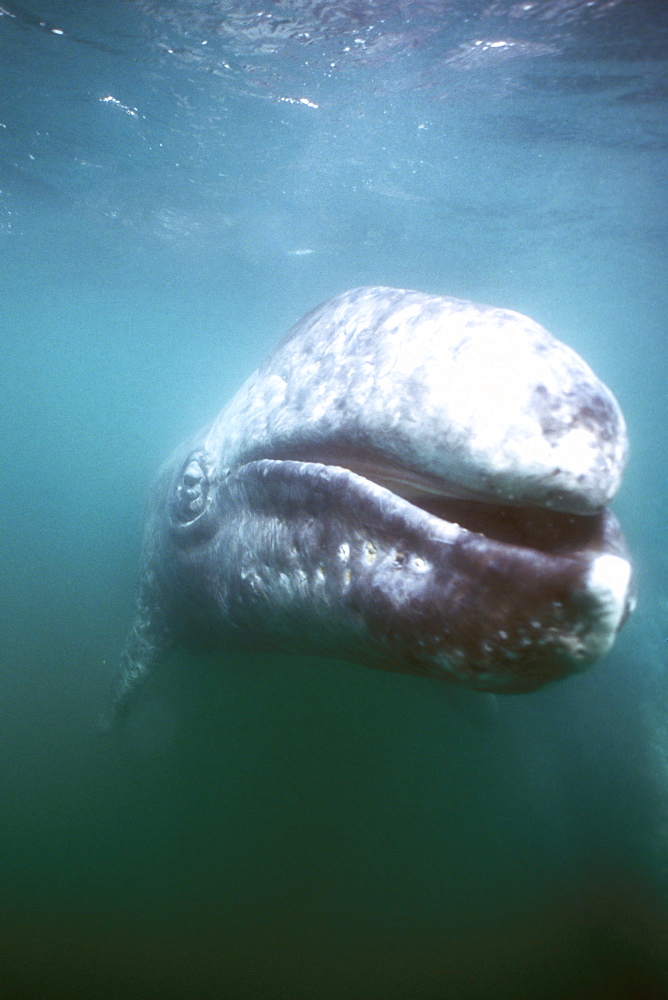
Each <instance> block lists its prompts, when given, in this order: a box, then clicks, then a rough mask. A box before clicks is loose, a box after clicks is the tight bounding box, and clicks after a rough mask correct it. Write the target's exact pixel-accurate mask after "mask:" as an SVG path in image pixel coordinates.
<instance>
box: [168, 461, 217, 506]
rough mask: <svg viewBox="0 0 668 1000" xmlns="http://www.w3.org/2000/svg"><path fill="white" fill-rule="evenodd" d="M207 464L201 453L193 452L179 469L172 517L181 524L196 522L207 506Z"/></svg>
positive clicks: (208, 492) (208, 477) (208, 495)
mask: <svg viewBox="0 0 668 1000" xmlns="http://www.w3.org/2000/svg"><path fill="white" fill-rule="evenodd" d="M210 487H211V480H210V476H209V463H208V462H207V460H206V456H205V455H204V454H203V453H202V452H193V453H192V454H191V455H189V456H188V458H187V459H186V461H185V464H184V465H183V468H182V469H181V475H180V476H179V479H178V482H177V486H176V503H175V505H174V515H175V517H176V519H177V520H178V521H179V522H180V523H181V524H190V523H191V522H192V521H195V520H197V518H198V517H200V516H201V515H202V514H203V513H204V511H205V510H206V509H207V507H208V505H209V499H210Z"/></svg>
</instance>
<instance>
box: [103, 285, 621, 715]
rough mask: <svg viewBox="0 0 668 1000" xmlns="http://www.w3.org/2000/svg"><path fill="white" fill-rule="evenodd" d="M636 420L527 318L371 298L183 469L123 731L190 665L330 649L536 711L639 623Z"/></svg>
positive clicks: (158, 521) (363, 295)
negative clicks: (543, 698) (633, 618)
mask: <svg viewBox="0 0 668 1000" xmlns="http://www.w3.org/2000/svg"><path fill="white" fill-rule="evenodd" d="M626 455H627V435H626V427H625V423H624V418H623V416H622V413H621V410H620V408H619V405H618V404H617V402H616V400H615V398H614V396H613V395H612V393H611V392H610V390H609V389H607V388H606V386H604V385H603V384H602V383H601V382H600V381H599V380H598V379H597V378H596V376H595V375H594V373H593V372H592V371H591V369H590V368H589V367H588V366H587V365H586V363H585V362H584V361H583V360H582V359H581V358H580V357H579V356H578V355H577V354H576V353H575V352H574V351H572V350H571V349H570V348H569V347H567V346H566V345H565V344H563V343H561V342H560V341H559V340H557V339H555V338H554V337H553V336H552V335H551V334H549V333H548V332H547V331H546V330H545V329H544V328H543V327H541V326H539V325H538V324H537V323H535V322H533V321H532V320H530V319H528V318H527V317H525V316H522V315H520V314H519V313H516V312H513V311H510V310H507V309H497V308H493V307H491V306H485V305H478V304H476V303H473V302H468V301H463V300H460V299H454V298H445V297H441V296H436V295H427V294H424V293H421V292H416V291H407V290H403V289H395V288H381V287H379V288H357V289H353V290H351V291H348V292H345V293H343V294H341V295H338V296H336V297H335V298H333V299H331V300H329V301H328V302H325V303H324V304H322V305H320V306H318V307H317V308H315V309H314V310H313V311H311V312H310V313H308V314H307V315H306V316H305V317H304V318H303V319H302V320H300V321H299V322H298V323H297V324H296V325H295V326H294V327H293V328H292V329H291V330H290V332H289V333H288V334H287V336H286V337H285V338H284V339H283V340H282V341H281V342H279V344H278V345H277V346H276V347H275V349H274V350H273V351H272V352H271V353H270V354H269V356H268V358H267V359H266V361H265V362H264V363H263V364H262V365H261V366H260V368H259V369H258V370H257V371H256V372H255V373H254V374H252V375H251V376H250V378H249V379H248V380H247V381H246V383H245V384H244V385H243V386H242V387H241V389H240V390H239V391H238V393H237V394H236V395H235V396H234V397H233V399H232V400H231V401H230V403H229V404H228V405H227V406H226V407H225V408H224V409H223V410H222V412H221V413H220V415H219V416H218V417H217V419H216V420H215V421H214V423H213V425H212V426H211V427H209V428H207V429H205V430H204V431H202V432H201V433H200V434H198V435H197V436H196V437H195V438H193V439H192V440H190V441H189V442H187V443H186V444H185V445H184V446H183V447H181V448H180V449H178V450H177V452H176V453H175V454H174V455H173V456H172V457H171V458H170V459H169V460H168V462H167V463H166V464H165V465H164V466H163V468H162V470H161V471H160V472H159V474H158V477H157V480H156V483H155V485H154V488H153V491H152V495H151V499H150V506H149V511H148V516H147V523H146V530H145V536H144V543H143V554H142V562H141V570H140V583H139V597H138V602H137V613H136V618H135V621H134V625H133V627H132V629H131V631H130V634H129V637H128V640H127V644H126V646H125V649H124V651H123V653H122V655H121V662H120V667H119V671H118V676H117V678H116V680H115V682H114V686H113V689H112V696H111V702H110V705H111V707H110V709H109V713H108V721H109V722H110V723H111V722H113V721H114V720H117V719H119V718H120V717H122V716H123V715H125V713H126V712H127V711H128V708H129V707H130V706H131V705H132V703H133V702H134V700H135V699H136V697H137V695H138V692H139V691H140V690H141V689H142V687H143V685H144V683H145V681H146V679H147V678H148V677H150V675H151V673H152V672H153V671H154V670H155V669H156V668H157V667H159V665H160V663H161V662H163V661H164V660H165V658H166V657H167V656H168V655H169V654H170V652H171V651H172V650H173V649H174V648H175V647H178V646H189V647H191V648H198V649H208V650H211V649H217V648H221V649H224V648H226V647H236V648H242V649H244V648H245V649H250V650H268V651H271V650H275V651H288V652H295V653H299V652H310V653H318V654H323V655H326V656H330V657H337V658H341V659H347V660H352V661H355V662H357V663H360V664H364V665H368V666H372V667H377V668H381V669H385V670H393V671H401V672H404V673H409V674H416V675H423V676H431V677H438V678H442V679H443V680H445V681H450V682H452V683H454V684H458V685H463V686H466V687H469V688H474V689H478V690H481V691H491V692H508V693H512V692H530V691H534V690H536V689H538V688H540V687H541V686H542V685H544V684H546V683H548V682H551V681H554V680H557V679H559V678H562V677H565V676H567V675H569V674H571V673H573V672H575V671H579V670H582V669H583V668H585V667H586V666H588V665H589V664H591V663H593V662H594V661H595V660H597V659H599V658H600V657H601V656H603V655H604V654H605V653H607V652H608V650H609V649H610V648H611V646H612V644H613V642H614V639H615V636H616V634H617V631H618V630H619V628H620V627H621V625H622V623H623V622H624V620H625V619H626V617H627V615H628V613H629V611H630V610H631V608H632V605H633V586H632V572H631V565H630V560H629V556H628V552H627V547H626V544H625V541H624V538H623V536H622V533H621V529H620V526H619V524H618V522H617V520H616V518H615V516H614V515H613V514H612V513H611V511H610V510H609V509H608V506H607V505H608V504H609V502H610V500H611V499H612V497H613V496H614V494H615V492H616V491H617V489H618V487H619V484H620V481H621V477H622V473H623V469H624V464H625V461H626Z"/></svg>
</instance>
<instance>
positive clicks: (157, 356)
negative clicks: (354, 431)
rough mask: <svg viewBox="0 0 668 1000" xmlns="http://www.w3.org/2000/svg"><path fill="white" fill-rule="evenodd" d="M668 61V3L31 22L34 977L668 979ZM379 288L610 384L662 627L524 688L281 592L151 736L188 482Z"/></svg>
mask: <svg viewBox="0 0 668 1000" xmlns="http://www.w3.org/2000/svg"><path fill="white" fill-rule="evenodd" d="M667 62H668V6H667V5H666V4H665V3H664V2H663V0H588V2H583V0H526V2H519V3H518V2H512V0H499V2H495V0H268V2H263V0H252V2H251V0H88V2H86V3H73V2H65V0H17V2H15V0H6V2H5V0H2V4H1V5H0V95H1V100H0V255H1V260H2V266H1V268H0V317H1V326H0V336H1V338H2V339H1V343H2V357H3V363H2V372H3V376H2V379H3V392H2V422H1V434H0V448H1V449H2V459H3V460H2V467H3V469H4V483H3V488H2V492H1V499H0V511H1V517H2V527H1V533H2V546H1V547H0V573H1V580H2V588H1V592H2V640H3V641H2V652H1V672H0V678H1V684H2V694H1V698H0V745H1V746H2V767H1V769H0V995H1V996H2V997H6V998H8V1000H14V998H21V1000H33V998H35V1000H37V998H39V1000H56V998H65V997H67V998H89V997H90V998H93V997H95V998H103V1000H104V998H117V997H126V998H135V997H137V998H139V997H141V998H148V1000H151V998H156V1000H158V998H160V1000H181V998H183V1000H185V998H193V997H197V998H204V1000H209V998H221V1000H228V998H229V1000H237V998H238V1000H250V998H253V1000H265V998H266V1000H302V998H303V1000H344V998H346V1000H348V998H350V1000H381V998H382V1000H449V998H455V1000H459V998H462V1000H487V998H492V997H493V998H502V1000H530V998H531V1000H535V998H538V997H540V998H549V1000H564V998H569V1000H664V998H668V519H667V518H666V507H667V506H668V474H667V473H666V461H665V459H666V456H667V455H668V408H667V404H666V385H667V384H668V336H667V330H666V316H667V315H668V84H667V82H666V67H667ZM359 286H389V287H394V288H398V289H414V290H416V291H418V292H423V293H428V294H429V295H436V296H453V297H456V298H458V299H464V300H470V301H473V302H476V303H483V304H486V305H489V306H494V307H499V308H501V309H504V310H516V311H517V312H519V313H522V314H525V315H527V316H529V317H531V318H532V319H533V320H534V321H536V322H537V323H539V324H541V325H542V326H544V327H545V328H547V330H549V331H550V333H551V334H553V335H554V336H555V337H557V338H558V339H559V340H561V341H563V342H564V343H566V344H567V345H568V346H569V347H570V348H572V350H573V351H575V352H577V354H578V355H580V356H581V357H582V358H583V359H584V360H585V361H586V363H587V364H588V365H589V366H591V368H592V369H593V371H594V372H595V373H596V376H597V377H598V378H599V379H600V380H602V382H603V383H605V385H607V386H608V387H609V388H610V390H611V391H612V392H613V393H614V396H615V397H616V399H617V401H618V403H619V405H620V407H621V410H622V411H623V414H624V417H625V420H626V425H627V431H628V439H629V456H628V464H627V466H626V470H625V473H624V477H623V482H622V484H621V487H620V489H619V492H618V494H617V495H616V496H615V498H614V500H613V501H612V504H611V509H612V511H613V512H614V515H615V517H616V518H617V519H618V520H619V522H620V524H621V526H622V529H623V532H624V536H625V539H626V544H627V545H628V550H629V553H630V561H631V563H632V566H633V584H632V591H633V594H634V595H635V597H634V598H633V600H635V602H636V606H635V610H634V611H633V612H632V613H631V614H630V615H629V616H628V620H626V621H625V622H624V623H623V627H621V629H620V631H619V635H618V637H617V638H616V641H615V643H614V645H613V646H612V648H611V649H610V650H609V651H607V652H605V651H604V652H605V655H602V656H601V657H600V658H599V660H598V662H597V663H595V664H594V665H593V666H591V667H590V668H589V669H587V670H583V671H582V672H576V673H574V674H573V675H572V676H566V677H563V678H561V679H558V680H555V682H554V683H546V684H544V685H542V686H541V685H537V686H536V690H526V691H522V692H519V693H503V692H502V693H493V692H490V691H489V690H487V689H485V690H473V689H472V687H471V685H466V684H465V685H463V686H461V685H457V684H453V683H449V682H448V680H447V679H445V680H442V679H439V678H436V677H431V676H419V675H418V674H420V673H421V672H422V673H429V671H428V670H422V671H421V670H418V669H417V668H416V669H415V670H414V671H413V673H411V672H406V673H401V672H395V671H394V669H384V667H385V664H384V663H383V662H382V657H381V661H380V662H376V663H374V664H373V665H374V666H380V667H381V669H370V667H369V665H368V664H366V663H364V662H360V658H359V657H355V656H351V658H350V659H348V658H344V655H345V649H344V650H343V653H342V652H341V649H343V646H339V645H337V628H338V625H337V623H336V622H334V623H333V624H332V623H329V622H326V623H325V624H324V625H323V627H322V632H321V633H320V634H318V635H316V636H315V639H314V641H313V642H311V639H313V638H314V632H318V630H319V625H317V624H315V625H314V624H313V623H312V621H311V619H309V618H308V615H305V616H301V619H300V616H299V615H297V616H296V618H294V623H295V624H294V629H295V638H294V644H293V643H292V624H289V626H288V625H286V621H288V619H287V618H286V617H285V616H284V615H283V611H282V608H283V605H282V604H281V600H282V598H281V596H280V595H279V596H278V597H277V598H274V596H273V595H271V594H270V595H269V598H268V602H267V605H266V607H267V609H268V610H267V615H266V616H264V617H263V616H262V615H261V616H260V620H259V621H258V622H257V632H258V633H259V632H261V631H262V629H263V628H265V627H269V625H268V623H269V619H270V618H271V615H273V616H274V619H272V621H273V622H274V625H275V627H276V628H282V629H283V631H284V632H285V633H286V634H287V638H286V640H285V642H284V643H283V645H282V647H281V648H280V650H279V651H278V652H277V651H276V648H274V649H273V650H272V647H271V642H269V643H263V642H262V641H260V636H259V634H258V636H257V638H258V641H257V643H256V642H255V638H256V636H255V627H253V628H252V629H250V630H249V631H250V633H251V634H250V635H249V636H248V635H247V636H246V648H240V644H236V643H234V642H230V643H229V644H228V643H227V642H226V641H225V642H221V643H209V644H208V643H207V642H205V641H203V642H202V643H200V644H199V645H198V643H197V642H176V643H175V644H174V648H171V646H170V647H169V649H167V646H165V655H164V656H162V657H161V659H160V663H159V669H155V670H154V671H152V672H151V676H150V677H148V679H147V681H146V684H145V686H144V690H143V691H142V692H141V698H139V699H138V701H137V704H136V705H131V706H130V708H129V710H128V713H127V717H126V718H125V719H124V720H123V724H122V725H119V726H115V725H114V726H113V727H111V731H110V730H109V727H107V726H104V725H101V724H100V720H101V719H103V718H104V716H105V712H106V711H107V707H108V704H109V692H110V689H111V685H112V681H113V678H114V676H115V674H116V672H117V669H118V665H119V662H121V660H122V657H123V655H124V654H123V650H124V647H125V641H126V636H127V635H128V633H129V631H130V630H131V628H132V623H133V620H134V615H135V603H136V600H137V594H138V586H139V580H140V577H141V576H142V573H144V570H142V564H141V552H142V536H143V533H144V524H145V518H146V512H147V509H148V505H149V502H150V501H149V498H150V496H151V488H152V483H153V482H154V479H155V477H156V474H157V473H158V470H159V469H160V467H161V465H162V463H163V462H164V461H165V460H166V459H167V458H168V457H169V455H170V454H172V453H173V452H174V450H175V449H176V448H178V447H179V446H180V445H181V443H182V442H184V441H188V440H189V439H192V437H193V435H196V434H197V433H198V429H200V428H203V427H207V426H208V425H210V424H211V423H212V422H213V421H214V420H215V418H216V416H217V414H218V413H219V412H220V411H221V410H222V408H223V407H224V406H225V405H226V404H228V403H229V402H230V400H231V399H232V398H233V396H234V394H235V393H236V392H237V390H238V389H239V388H240V386H242V384H243V383H244V381H245V380H246V379H247V378H248V377H249V376H250V375H251V373H252V372H253V371H254V370H255V369H256V368H257V367H258V366H259V365H261V364H262V363H263V361H264V359H265V358H266V357H267V355H268V354H269V353H270V351H271V350H272V349H273V348H274V346H275V345H276V344H277V343H278V342H279V341H281V338H283V337H284V336H285V334H286V333H287V331H288V330H289V329H290V328H291V327H292V325H293V324H294V323H296V322H297V321H298V320H299V319H300V318H301V317H302V316H304V315H305V314H307V313H308V312H309V311H310V310H312V309H314V308H315V307H316V306H318V305H319V304H320V303H322V302H325V301H326V300H328V299H330V298H332V297H333V296H337V295H340V294H341V293H344V292H346V291H347V290H349V289H354V288H357V287H359ZM322 350H323V357H325V356H327V351H328V350H329V348H325V347H324V346H323V349H322ZM317 353H318V350H317V348H316V355H317ZM308 363H310V362H308V359H304V360H303V362H302V359H301V358H297V360H296V362H295V368H296V370H297V371H299V370H301V369H303V371H306V369H307V366H308ZM330 367H331V368H332V378H333V379H334V380H336V378H337V377H338V376H337V366H336V365H332V366H330ZM353 368H354V363H353ZM512 368H513V362H512V360H511V361H509V369H508V370H509V373H510V372H511V371H512ZM309 370H310V369H309ZM339 370H341V371H342V370H343V368H340V369H339ZM474 374H475V373H474ZM509 377H510V375H509ZM486 379H487V375H486V374H485V373H482V372H481V377H480V389H478V386H477V383H476V381H475V378H474V381H473V389H472V390H471V391H470V392H469V394H468V396H467V399H468V398H469V396H471V395H476V394H477V393H478V391H479V393H480V398H481V399H483V400H484V399H485V395H484V393H485V392H486V389H485V386H486V384H487V381H486ZM272 384H273V383H272ZM378 384H379V385H380V387H381V390H383V387H384V386H385V384H386V383H385V382H383V381H382V380H381V381H379V383H378ZM390 386H392V389H390ZM393 386H394V383H393V382H391V374H390V375H388V382H387V387H388V395H389V394H390V393H391V391H392V392H393V391H394V388H393ZM344 395H345V394H344ZM268 398H269V395H267V399H268ZM324 398H325V397H324V396H323V397H322V398H321V397H319V396H317V394H316V398H315V399H313V400H312V401H311V400H310V401H309V402H308V408H309V415H310V414H311V413H312V412H313V410H314V408H316V407H318V406H321V404H322V399H324ZM356 399H357V402H359V398H357V397H356ZM409 399H410V397H409ZM361 402H362V405H361V406H360V407H359V410H360V413H361V414H362V416H361V417H360V419H361V420H363V419H367V418H368V415H369V414H368V409H369V408H368V407H367V413H366V416H365V415H364V411H365V406H366V397H365V396H363V397H362V398H361ZM488 402H489V407H488V408H492V409H493V408H494V406H495V405H496V404H495V403H494V398H493V397H490V398H489V400H488ZM321 411H322V413H324V414H325V417H324V418H323V419H330V414H331V412H332V411H331V408H329V409H328V408H327V407H326V406H325V405H324V404H322V406H321ZM263 412H264V411H262V408H260V411H259V414H256V416H257V419H258V420H259V421H260V422H262V419H263ZM425 412H426V410H425V407H424V405H423V399H422V397H421V396H420V393H419V392H417V391H416V395H415V407H414V412H411V413H410V414H409V417H410V421H409V422H410V423H411V427H413V428H414V430H415V433H416V434H417V435H418V438H419V432H420V427H421V426H422V425H421V423H420V421H422V420H424V416H425ZM495 419H496V411H495V410H494V412H493V413H492V417H491V421H490V422H491V424H492V425H493V424H494V422H495ZM499 419H500V418H499ZM592 419H593V418H592ZM223 431H225V432H227V431H226V428H225V426H223V428H222V430H221V433H222V432H223ZM387 433H388V435H389V436H390V437H391V435H392V432H390V431H389V430H388V432H387ZM411 433H412V432H411ZM344 444H345V442H344ZM193 447H194V446H193ZM418 447H419V445H418ZM184 454H187V448H186V452H185V453H184ZM193 454H194V453H193ZM197 454H199V453H197ZM341 454H342V453H340V452H336V455H337V456H338V458H337V462H336V463H335V464H336V465H337V466H338V465H339V464H340V465H344V464H345V463H344V462H343V460H341V461H339V460H338V459H339V458H340V457H341ZM255 457H257V456H255ZM259 457H260V458H265V457H271V456H265V455H263V454H260V455H259ZM278 457H279V458H281V457H282V458H288V459H302V458H303V459H305V460H307V461H314V460H315V461H323V462H326V461H327V459H326V458H322V456H320V457H318V456H316V458H315V459H314V456H313V455H311V454H306V453H304V454H301V453H300V454H297V453H295V454H294V455H293V454H287V455H279V456H278ZM197 461H199V459H197ZM330 464H331V463H330ZM193 469H194V472H193ZM200 471H201V469H200V466H199V465H197V462H195V465H194V466H193V465H192V463H191V464H190V465H187V466H186V467H185V473H184V476H185V479H184V481H185V483H186V486H185V487H184V489H186V495H187V498H189V499H187V505H189V506H188V507H187V511H190V512H193V511H196V512H197V514H199V511H200V508H199V507H198V506H197V505H198V504H199V502H200V496H199V494H198V493H197V490H198V489H199V488H200V486H201V484H200V486H198V484H197V483H196V482H195V480H196V479H197V476H198V475H199V474H200ZM364 471H366V468H365V469H363V472H364ZM188 476H190V480H189V479H188ZM374 488H375V487H374ZM188 489H189V490H191V492H190V493H188V492H187V490H188ZM290 489H293V492H292V493H291V492H290ZM286 491H287V492H284V495H285V496H287V497H288V500H290V498H292V499H293V500H294V498H295V496H296V495H297V494H296V491H295V488H294V487H290V486H288V487H286ZM239 495H241V494H239ZM249 495H250V494H243V496H242V500H243V498H244V497H246V496H249ZM282 495H283V494H282ZM383 496H385V494H383ZM478 499H480V498H479V497H478ZM267 502H269V501H267ZM272 502H273V501H272ZM281 502H284V501H281ZM295 502H296V501H295ZM435 502H436V501H434V503H435ZM309 503H311V504H315V501H312V500H309ZM242 507H243V504H242ZM309 509H310V508H309ZM402 509H403V508H402ZM439 509H440V508H439ZM286 516H289V505H288V515H286ZM359 516H363V515H361V514H360V515H359ZM421 516H422V515H420V517H421ZM234 517H235V518H239V519H242V518H246V521H244V524H245V525H246V527H245V528H244V530H245V531H246V532H247V534H246V535H245V536H244V539H246V538H247V539H248V542H246V541H244V543H243V546H242V548H243V553H244V558H245V559H246V558H247V559H248V560H250V561H251V564H252V559H253V554H254V545H255V542H256V540H257V538H258V537H259V532H260V529H259V528H256V522H255V521H253V520H252V519H251V520H250V521H249V520H248V518H249V514H248V510H247V509H246V508H243V509H242V510H241V511H240V512H239V511H236V512H235V513H234ZM416 517H418V515H417V514H416ZM328 518H331V511H330V509H329V507H328V506H327V505H325V504H323V505H321V506H318V505H317V504H315V505H314V506H313V509H312V518H311V520H312V521H313V522H315V524H316V526H317V528H318V530H319V531H320V532H321V533H322V534H321V536H319V537H323V538H326V537H328V536H327V532H328V531H330V530H333V529H332V527H331V524H328ZM194 519H195V518H194V516H193V520H194ZM418 519H419V518H418ZM182 520H187V518H182ZM423 521H424V519H423ZM423 521H420V524H422V523H423ZM235 523H236V522H235ZM424 523H426V521H424ZM430 523H432V522H430ZM441 523H442V522H441ZM249 524H250V527H248V525H249ZM202 544H203V542H202ZM240 544H241V543H240ZM268 544H269V547H270V548H271V546H272V545H274V546H276V545H277V544H278V543H277V542H276V540H275V538H274V537H273V536H272V539H271V540H270V543H268ZM480 544H481V545H482V544H483V543H482V542H481V543H480ZM346 545H347V543H345V544H342V545H341V546H339V549H338V551H339V553H341V552H343V551H344V550H345V555H346V558H347V556H348V550H347V548H346ZM244 546H245V547H244ZM374 553H375V550H374ZM230 559H231V560H232V562H233V558H232V556H231V555H230ZM420 568H423V567H422V565H421V567H420ZM325 570H327V567H326V566H325ZM318 572H319V570H318ZM323 572H324V571H323ZM144 575H145V573H144ZM180 586H181V584H180V582H179V581H177V583H176V584H175V591H176V594H177V598H176V601H177V603H178V600H179V596H178V595H179V594H180V593H181V590H180ZM184 592H185V591H184ZM234 597H235V600H236V599H237V598H238V599H239V600H241V598H240V597H238V594H236V592H235V595H234ZM185 600H186V598H185V597H184V601H185ZM476 600H480V601H481V602H482V603H481V604H480V608H481V609H482V611H481V614H480V615H477V617H476V616H475V615H474V619H475V620H481V618H484V612H486V610H487V609H486V607H485V603H484V599H483V598H480V597H477V598H476ZM629 602H630V603H632V599H631V597H629ZM464 603H465V598H462V608H464ZM307 610H308V609H307ZM464 610H466V609H464ZM464 610H462V614H463V613H464ZM448 613H449V614H450V615H451V616H452V617H453V619H454V620H455V621H456V619H457V618H459V617H460V612H459V611H458V610H457V611H452V610H449V611H448ZM194 614H195V617H196V618H197V616H201V618H202V620H204V619H205V618H206V615H207V614H208V609H207V608H205V607H204V605H203V604H201V605H200V604H198V605H197V610H196V613H195V612H194ZM620 617H623V615H621V611H620ZM198 620H199V618H198ZM313 620H314V621H315V618H314V619H313ZM292 621H293V619H289V622H290V623H291V622H292ZM615 622H617V620H616V619H615ZM274 625H272V627H274ZM355 627H356V626H355ZM328 629H329V631H328ZM300 630H301V634H300ZM204 631H206V630H204ZM330 638H331V641H330ZM135 640H136V641H141V636H140V637H139V640H137V637H136V633H135ZM315 640H317V641H315ZM293 645H294V648H293ZM241 646H243V643H242V644H241ZM200 647H201V648H200ZM606 648H607V647H606ZM168 653H169V655H167V654H168ZM362 659H363V658H362ZM464 659H465V657H464ZM390 666H392V665H390ZM462 669H464V667H462ZM473 686H475V685H473ZM483 686H484V685H483Z"/></svg>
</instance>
